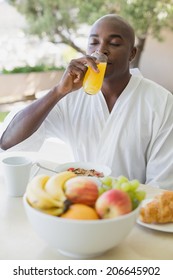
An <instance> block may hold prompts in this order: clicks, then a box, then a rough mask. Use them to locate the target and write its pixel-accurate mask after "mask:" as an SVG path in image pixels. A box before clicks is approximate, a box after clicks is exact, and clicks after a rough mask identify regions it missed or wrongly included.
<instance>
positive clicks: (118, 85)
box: [102, 73, 131, 112]
mask: <svg viewBox="0 0 173 280" xmlns="http://www.w3.org/2000/svg"><path fill="white" fill-rule="evenodd" d="M130 78H131V74H130V73H129V75H128V76H127V77H125V78H123V79H121V80H120V79H117V80H116V79H114V80H113V81H109V80H106V79H105V80H104V83H103V86H102V93H103V95H104V98H105V100H106V103H107V106H108V109H109V111H110V112H111V111H112V108H113V107H114V104H115V102H116V100H117V99H118V97H119V96H120V95H121V93H122V92H123V90H124V89H125V87H126V86H127V84H128V82H129V80H130Z"/></svg>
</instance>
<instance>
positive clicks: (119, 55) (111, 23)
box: [87, 19, 135, 79]
mask: <svg viewBox="0 0 173 280" xmlns="http://www.w3.org/2000/svg"><path fill="white" fill-rule="evenodd" d="M94 51H100V52H103V53H105V54H106V55H107V56H108V64H107V70H106V74H105V78H108V79H109V78H114V77H119V76H122V75H123V74H124V73H127V71H128V69H129V62H130V60H131V59H132V58H133V56H134V55H135V49H134V48H133V42H132V39H131V36H130V32H129V30H128V27H126V26H125V25H124V24H121V22H119V21H116V20H111V19H104V20H101V21H99V22H97V23H96V24H95V25H94V26H93V28H92V29H91V33H90V36H89V40H88V47H87V53H88V54H89V55H90V54H92V53H93V52H94Z"/></svg>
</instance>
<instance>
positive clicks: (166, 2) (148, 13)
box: [0, 0, 173, 121]
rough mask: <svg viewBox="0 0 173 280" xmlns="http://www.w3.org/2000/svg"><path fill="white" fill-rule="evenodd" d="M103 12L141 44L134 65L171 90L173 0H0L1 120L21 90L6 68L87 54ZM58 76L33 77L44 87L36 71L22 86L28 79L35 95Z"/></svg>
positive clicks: (52, 63)
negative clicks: (124, 24)
mask: <svg viewBox="0 0 173 280" xmlns="http://www.w3.org/2000/svg"><path fill="white" fill-rule="evenodd" d="M66 2H68V3H66ZM106 13H118V14H120V15H122V16H124V17H126V18H127V19H128V20H129V21H130V23H131V24H132V25H133V27H134V29H135V31H136V45H137V46H138V49H139V53H138V54H139V55H138V57H137V59H136V61H135V62H134V65H133V66H134V67H138V68H139V69H140V71H141V72H142V74H143V75H144V76H145V77H147V78H149V79H151V80H153V81H155V82H157V83H159V84H160V85H162V86H164V87H165V88H167V89H168V90H170V91H171V92H173V79H172V73H173V0H162V1H158V0H153V1H150V0H146V1H142V0H119V1H110V0H107V1H103V0H100V1H98V0H93V1H86V0H81V1H80V0H71V1H62V0H47V1H46V0H38V1H34V0H30V1H29V0H28V1H27V0H9V1H6V0H0V111H1V114H0V121H2V119H3V118H4V115H6V112H7V111H9V110H10V109H9V108H11V107H10V106H9V105H11V104H14V103H15V102H14V101H15V100H14V96H15V91H17V92H18V94H19V95H20V96H21V95H22V94H25V92H24V91H25V89H24V90H23V88H22V82H21V81H18V80H17V77H18V76H17V74H14V75H16V76H14V75H10V74H12V73H10V74H4V71H6V72H7V71H11V70H13V69H14V68H16V67H25V68H26V66H27V67H30V68H32V67H37V68H38V66H39V67H40V65H41V67H42V69H40V70H42V71H43V70H44V69H43V66H44V67H47V71H48V70H50V69H48V67H49V68H51V67H52V68H54V70H56V71H57V69H56V68H57V67H58V68H62V67H66V65H67V63H68V62H69V61H70V59H72V58H74V57H78V56H80V55H82V54H83V53H85V48H86V44H87V35H88V31H89V28H90V26H91V25H92V23H93V22H94V21H95V20H96V19H97V18H99V17H100V16H102V15H104V14H106ZM25 70H26V69H25ZM31 70H32V69H30V71H31ZM37 70H38V69H37ZM21 71H24V70H21ZM56 73H57V72H56ZM8 75H9V76H8ZM56 75H57V74H55V73H54V76H53V74H51V76H50V75H49V76H48V77H46V76H45V77H43V78H40V77H39V78H38V76H37V78H36V79H37V81H38V79H40V80H39V81H40V83H42V87H41V86H40V85H39V86H38V85H37V86H35V83H34V82H33V81H34V79H35V78H34V76H30V77H29V76H27V78H25V80H24V83H25V86H26V84H27V83H28V81H29V83H30V85H31V84H32V89H31V88H27V89H26V91H27V92H26V94H29V95H30V94H31V96H32V97H33V95H34V97H35V95H36V94H37V92H39V91H42V90H47V89H48V88H49V87H50V86H51V85H52V84H50V83H48V84H45V82H46V81H47V82H48V81H49V82H50V81H51V79H52V83H56V82H57V81H58V79H59V78H58V76H56ZM12 76H13V77H15V78H13V81H14V80H15V81H16V85H12V82H11V81H12V80H10V78H12ZM4 79H5V80H4ZM31 80H32V81H31ZM34 87H35V88H34ZM4 100H6V101H4ZM10 100H11V101H10ZM17 101H19V100H17ZM7 105H8V106H7Z"/></svg>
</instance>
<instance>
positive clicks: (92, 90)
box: [83, 62, 107, 95]
mask: <svg viewBox="0 0 173 280" xmlns="http://www.w3.org/2000/svg"><path fill="white" fill-rule="evenodd" d="M106 65H107V63H106V62H100V63H99V64H97V67H98V69H99V72H95V71H94V70H93V69H92V68H91V67H90V66H88V69H87V72H86V74H85V77H84V80H83V88H84V91H85V92H86V93H88V94H91V95H92V94H96V93H98V92H99V90H100V89H101V87H102V83H103V79H104V75H105V70H106Z"/></svg>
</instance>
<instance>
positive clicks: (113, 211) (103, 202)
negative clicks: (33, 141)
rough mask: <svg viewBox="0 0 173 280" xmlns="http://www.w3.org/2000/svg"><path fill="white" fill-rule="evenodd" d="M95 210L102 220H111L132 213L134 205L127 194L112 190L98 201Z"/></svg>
mask: <svg viewBox="0 0 173 280" xmlns="http://www.w3.org/2000/svg"><path fill="white" fill-rule="evenodd" d="M95 209H96V211H97V214H98V215H99V217H100V218H101V219H109V218H115V217H118V216H120V215H124V214H127V213H129V212H131V211H132V203H131V199H130V197H129V195H128V194H127V193H126V192H124V191H122V190H118V189H111V190H108V191H106V192H104V193H103V194H102V195H100V197H99V198H98V199H97V201H96V204H95Z"/></svg>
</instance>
